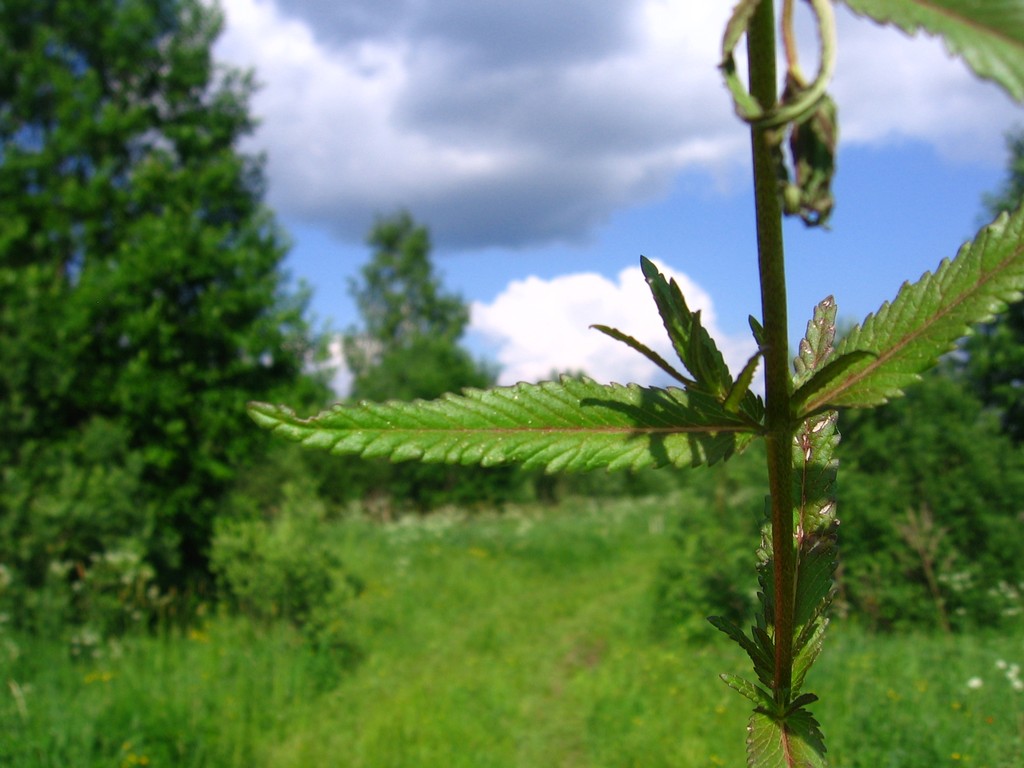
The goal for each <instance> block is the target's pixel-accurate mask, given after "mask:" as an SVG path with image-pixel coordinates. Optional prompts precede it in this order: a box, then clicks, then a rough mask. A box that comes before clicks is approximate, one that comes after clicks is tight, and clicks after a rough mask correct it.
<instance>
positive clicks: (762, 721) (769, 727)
mask: <svg viewBox="0 0 1024 768" xmlns="http://www.w3.org/2000/svg"><path fill="white" fill-rule="evenodd" d="M747 765H748V766H751V768H824V766H825V741H824V739H823V738H822V735H821V727H820V726H819V725H818V721H817V720H815V719H814V716H813V715H811V713H810V712H808V711H807V710H806V709H803V708H802V707H801V708H797V709H796V710H794V711H793V712H791V713H790V714H788V715H787V716H786V717H785V718H778V719H777V718H774V717H772V716H770V715H767V714H765V713H763V712H755V713H754V714H753V716H752V717H751V718H750V725H749V726H747Z"/></svg>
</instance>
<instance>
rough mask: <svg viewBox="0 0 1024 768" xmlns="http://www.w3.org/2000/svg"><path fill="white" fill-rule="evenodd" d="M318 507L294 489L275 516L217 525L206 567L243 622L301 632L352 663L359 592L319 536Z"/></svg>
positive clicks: (286, 490) (321, 520) (289, 490)
mask: <svg viewBox="0 0 1024 768" xmlns="http://www.w3.org/2000/svg"><path fill="white" fill-rule="evenodd" d="M324 520H325V510H324V508H323V505H322V503H320V502H319V501H318V500H317V499H315V498H314V497H311V496H310V495H309V494H308V493H303V492H301V491H299V489H297V488H296V487H295V486H293V485H287V486H285V488H284V493H283V499H282V502H281V505H280V507H279V508H277V509H276V510H275V511H274V516H273V517H272V518H271V519H269V520H267V519H240V520H239V519H235V520H232V519H226V518H223V517H222V518H219V519H218V520H217V524H216V528H215V533H214V537H213V542H212V549H211V554H210V559H211V566H212V568H213V570H214V572H215V573H216V574H217V576H218V581H219V583H220V586H221V588H222V589H223V591H224V593H225V594H226V596H227V597H229V598H230V600H231V601H232V602H233V603H234V605H235V606H236V607H237V608H238V609H240V610H241V611H242V613H244V614H245V615H247V616H250V617H252V618H253V619H255V620H257V621H259V622H262V623H264V624H269V623H270V622H272V621H274V620H277V619H284V620H286V621H289V622H291V623H292V624H294V625H295V626H297V627H298V628H299V629H300V630H302V632H303V634H304V636H305V637H306V638H307V639H308V640H309V641H310V642H312V643H313V644H314V646H316V647H318V648H320V649H321V650H325V651H336V652H338V653H339V654H340V657H339V661H340V662H343V663H344V662H347V661H351V660H354V659H355V658H356V656H357V651H356V649H355V646H354V644H353V643H354V641H353V639H352V631H351V628H350V626H349V621H348V616H347V610H348V606H349V603H351V601H352V600H353V599H354V598H355V597H356V596H357V595H358V593H359V591H360V589H361V586H360V583H359V581H358V579H356V578H355V577H353V576H352V575H350V574H348V573H347V572H346V571H345V569H344V568H343V565H342V562H341V560H340V558H339V556H338V553H337V552H336V551H335V549H334V547H332V545H331V543H330V542H328V541H327V540H325V539H324V537H323V524H324Z"/></svg>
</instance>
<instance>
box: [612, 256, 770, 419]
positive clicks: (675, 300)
mask: <svg viewBox="0 0 1024 768" xmlns="http://www.w3.org/2000/svg"><path fill="white" fill-rule="evenodd" d="M640 268H641V270H642V271H643V274H644V279H645V280H646V281H647V285H648V286H649V287H650V289H651V295H652V296H653V297H654V303H655V304H656V305H657V307H658V314H659V315H661V320H662V323H663V324H664V326H665V331H666V332H667V333H668V337H669V340H670V341H671V342H672V348H673V349H674V350H675V352H676V355H677V356H678V357H679V360H680V362H682V364H683V366H684V367H685V368H686V370H687V371H688V372H689V373H690V376H686V375H684V374H682V373H680V372H679V371H678V370H676V369H675V368H674V367H672V365H670V364H669V363H668V362H666V361H665V359H664V358H663V357H661V355H659V354H658V353H657V352H655V351H654V350H652V349H650V348H649V347H647V346H645V345H644V344H642V343H641V342H639V341H637V340H636V339H635V338H633V337H632V336H628V335H626V334H624V333H623V332H622V331H620V330H618V329H616V328H609V327H608V326H605V325H595V326H592V327H593V328H595V329H596V330H598V331H601V332H602V333H604V334H606V335H608V336H610V337H612V338H613V339H616V340H617V341H621V342H622V343H624V344H626V345H627V346H629V347H630V348H631V349H634V350H636V351H637V352H639V353H640V354H642V355H643V356H644V357H646V358H647V359H648V360H650V361H651V362H653V363H654V364H655V365H657V366H658V367H659V368H661V369H662V370H663V371H665V372H666V373H668V374H669V375H670V376H672V378H674V379H676V381H679V382H680V383H682V384H683V386H685V387H686V388H687V390H688V391H691V392H703V393H706V394H708V395H711V396H712V397H713V398H714V399H715V400H717V401H718V402H719V403H721V405H722V407H723V408H724V409H725V410H726V411H727V412H729V413H737V412H739V411H741V410H742V411H743V413H744V414H746V415H747V416H748V417H749V419H750V420H751V421H752V422H753V423H754V424H760V423H761V419H762V416H763V413H764V407H763V404H762V403H761V400H760V398H759V397H757V396H756V395H755V394H754V393H753V392H751V391H750V385H751V383H752V382H753V379H754V374H755V372H756V371H757V364H758V361H759V359H760V353H758V354H755V355H754V356H753V357H751V358H750V360H748V361H747V363H746V365H744V366H743V370H742V371H740V374H739V375H738V376H737V377H736V379H735V380H734V379H733V377H732V375H731V374H730V373H729V367H728V366H727V365H726V364H725V358H724V357H723V356H722V353H721V351H720V350H719V349H718V345H717V344H715V341H714V339H712V338H711V335H710V334H709V333H708V332H707V329H706V328H704V326H703V324H702V323H701V321H700V310H697V311H696V312H693V311H691V310H690V308H689V306H687V304H686V299H685V298H683V292H682V291H681V290H680V288H679V284H678V283H676V281H675V280H666V279H665V276H664V275H662V274H661V272H660V271H659V270H658V268H657V266H655V264H654V262H652V261H651V260H650V259H647V258H645V257H643V256H641V257H640Z"/></svg>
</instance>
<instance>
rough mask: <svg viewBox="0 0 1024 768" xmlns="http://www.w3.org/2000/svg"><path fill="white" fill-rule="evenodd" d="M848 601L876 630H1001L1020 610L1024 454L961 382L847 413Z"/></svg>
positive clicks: (843, 540)
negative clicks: (883, 405) (887, 403)
mask: <svg viewBox="0 0 1024 768" xmlns="http://www.w3.org/2000/svg"><path fill="white" fill-rule="evenodd" d="M840 428H841V429H842V431H843V443H844V445H843V448H844V450H843V457H844V465H843V471H842V475H841V477H842V482H841V484H840V487H839V516H840V518H841V519H842V521H843V522H842V526H841V528H840V547H841V553H842V554H841V557H842V566H841V571H840V587H841V596H842V598H843V599H844V600H845V601H846V602H847V603H848V604H849V606H850V607H851V608H852V609H853V610H854V611H856V612H858V613H860V614H862V615H863V616H864V617H865V618H866V619H867V620H868V622H869V624H871V625H872V626H875V627H877V628H882V629H885V628H890V627H900V626H904V627H907V626H940V627H943V628H946V629H955V628H958V627H964V626H998V625H1000V624H1003V623H1005V622H1007V621H1014V620H1016V619H1015V617H1016V616H1017V615H1018V614H1019V611H1020V607H1021V605H1020V594H1021V592H1024V589H1022V585H1021V584H1020V581H1021V579H1020V576H1019V565H1018V563H1017V560H1018V554H1019V553H1020V552H1021V551H1022V550H1024V525H1022V523H1024V451H1022V450H1021V449H1020V448H1019V447H1015V446H1014V445H1013V444H1012V443H1011V442H1010V440H1009V439H1008V438H1007V437H1006V436H1005V435H1004V434H1002V433H1001V431H1000V428H999V423H998V421H997V419H996V418H995V416H994V415H993V414H991V413H989V412H987V411H986V410H985V409H984V408H983V407H982V405H981V403H980V402H979V401H978V400H977V398H976V397H975V396H974V395H973V394H971V392H970V391H969V390H968V389H967V388H966V387H965V386H963V385H962V384H961V383H960V382H959V381H957V380H955V379H953V378H951V377H950V376H948V375H942V374H935V375H931V376H929V377H927V378H926V379H925V381H923V382H922V383H921V384H920V385H918V386H916V387H915V388H914V389H912V390H911V391H909V392H908V393H907V397H906V398H903V399H900V400H896V401H893V402H892V403H890V404H889V405H887V406H885V407H884V408H880V409H876V410H874V411H864V412H847V413H844V414H843V416H842V418H841V419H840Z"/></svg>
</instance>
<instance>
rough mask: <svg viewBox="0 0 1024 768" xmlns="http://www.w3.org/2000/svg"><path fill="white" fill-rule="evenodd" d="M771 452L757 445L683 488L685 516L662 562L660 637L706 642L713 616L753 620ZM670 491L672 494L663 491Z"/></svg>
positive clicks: (655, 618) (656, 621)
mask: <svg viewBox="0 0 1024 768" xmlns="http://www.w3.org/2000/svg"><path fill="white" fill-rule="evenodd" d="M764 483H765V477H764V451H763V447H762V446H761V445H760V444H759V443H755V444H754V445H752V446H751V447H750V449H749V450H748V451H746V452H745V453H744V454H743V455H742V456H737V457H736V458H735V459H733V460H731V461H728V462H726V463H724V464H720V465H717V466H715V467H714V468H713V469H712V470H711V471H709V472H702V473H700V474H699V475H690V476H688V477H687V479H686V482H684V483H683V484H682V486H681V488H680V490H679V491H677V492H676V493H681V494H683V496H682V498H683V501H681V502H680V504H679V505H678V506H680V507H683V508H685V511H684V512H683V513H682V514H680V515H679V516H678V521H677V522H676V523H675V525H674V526H673V528H672V530H671V531H670V538H671V543H672V548H671V550H670V551H669V553H668V554H667V555H666V556H665V557H664V558H663V559H662V561H661V562H660V563H659V565H658V570H657V574H656V576H655V580H654V586H653V598H654V599H653V613H652V619H651V622H652V630H653V632H654V635H655V636H656V637H659V638H667V637H671V636H680V637H682V638H683V639H685V640H686V641H688V642H689V643H691V644H693V643H696V642H706V641H707V640H708V639H709V638H710V637H712V636H714V630H713V628H712V627H711V625H710V624H708V622H707V619H706V617H707V616H711V615H715V616H722V617H724V618H726V619H727V620H729V621H730V622H732V623H734V624H743V623H745V622H747V621H748V620H749V619H750V617H751V616H752V615H753V614H754V611H755V609H756V607H757V595H756V594H755V590H754V589H753V588H752V586H751V583H750V581H751V579H750V577H751V575H752V574H753V573H754V566H753V563H752V562H751V560H750V552H749V544H750V542H751V541H753V540H756V537H757V536H758V535H759V533H760V529H761V523H762V521H763V518H762V508H763V493H762V490H761V489H763V487H764ZM663 493H665V492H663Z"/></svg>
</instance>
